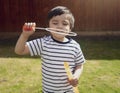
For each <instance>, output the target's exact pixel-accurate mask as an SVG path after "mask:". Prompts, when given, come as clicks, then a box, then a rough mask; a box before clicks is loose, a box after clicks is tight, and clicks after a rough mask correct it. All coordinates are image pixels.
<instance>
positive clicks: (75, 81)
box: [69, 64, 83, 87]
mask: <svg viewBox="0 0 120 93" xmlns="http://www.w3.org/2000/svg"><path fill="white" fill-rule="evenodd" d="M82 71H83V64H81V65H78V66H77V67H76V68H75V71H74V74H73V79H72V80H69V83H70V84H71V85H72V86H74V87H76V86H77V85H78V81H79V78H80V75H81V74H82Z"/></svg>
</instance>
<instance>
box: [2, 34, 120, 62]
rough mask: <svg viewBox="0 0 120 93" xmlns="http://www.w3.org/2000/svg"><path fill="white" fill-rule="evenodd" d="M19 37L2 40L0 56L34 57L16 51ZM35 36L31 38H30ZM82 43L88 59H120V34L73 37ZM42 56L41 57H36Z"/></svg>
mask: <svg viewBox="0 0 120 93" xmlns="http://www.w3.org/2000/svg"><path fill="white" fill-rule="evenodd" d="M17 39H18V37H16V38H11V39H4V40H0V57H1V58H9V57H10V58H14V57H15V58H16V57H18V58H23V57H24V58H33V57H31V56H29V55H28V56H19V55H17V54H15V53H14V47H15V44H16V42H17ZM31 39H33V38H30V40H31ZM73 39H75V40H76V41H77V42H79V43H80V46H81V49H82V51H83V53H84V56H85V58H86V59H87V60H91V59H97V60H98V59H101V60H102V59H106V60H112V59H115V60H117V59H118V60H119V59H120V52H119V51H120V37H119V36H112V37H111V36H106V37H101V36H94V37H88V36H87V37H82V36H78V37H73ZM34 58H40V57H34Z"/></svg>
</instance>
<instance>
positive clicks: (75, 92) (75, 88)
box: [64, 62, 79, 93]
mask: <svg viewBox="0 0 120 93" xmlns="http://www.w3.org/2000/svg"><path fill="white" fill-rule="evenodd" d="M64 68H65V71H66V73H67V76H68V79H69V80H72V79H73V75H72V73H71V71H70V67H69V63H68V62H64ZM73 91H74V93H79V90H78V87H73Z"/></svg>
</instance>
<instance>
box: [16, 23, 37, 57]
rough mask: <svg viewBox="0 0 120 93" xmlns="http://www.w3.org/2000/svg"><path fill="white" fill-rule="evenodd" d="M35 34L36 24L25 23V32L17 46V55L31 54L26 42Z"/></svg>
mask: <svg viewBox="0 0 120 93" xmlns="http://www.w3.org/2000/svg"><path fill="white" fill-rule="evenodd" d="M34 32H35V23H25V25H24V26H23V32H22V34H21V35H20V37H19V39H18V41H17V43H16V46H15V53H16V54H19V55H25V54H29V53H30V51H29V48H28V46H27V45H26V42H27V40H28V38H29V36H30V35H32V34H33V33H34Z"/></svg>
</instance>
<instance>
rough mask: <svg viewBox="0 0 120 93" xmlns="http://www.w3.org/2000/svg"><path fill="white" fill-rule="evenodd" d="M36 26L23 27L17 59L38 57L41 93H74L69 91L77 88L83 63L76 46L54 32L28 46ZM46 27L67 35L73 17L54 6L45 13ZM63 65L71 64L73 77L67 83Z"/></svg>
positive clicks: (63, 9)
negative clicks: (74, 87)
mask: <svg viewBox="0 0 120 93" xmlns="http://www.w3.org/2000/svg"><path fill="white" fill-rule="evenodd" d="M35 26H36V24H35V23H25V24H24V26H23V32H22V34H21V36H20V37H19V39H18V41H17V44H16V47H15V52H16V53H17V54H19V55H25V54H30V55H31V56H35V55H39V56H41V59H42V86H43V93H73V90H72V87H73V86H77V85H78V80H79V77H80V75H81V73H82V69H83V63H84V62H85V59H84V56H83V54H82V51H81V49H80V46H79V44H78V43H77V42H76V41H74V40H73V39H71V38H68V37H66V36H65V35H61V34H58V33H54V32H50V33H51V35H50V36H45V37H42V38H38V39H35V40H32V41H29V42H27V40H28V38H29V36H31V35H32V34H33V33H34V32H35ZM48 27H50V28H56V29H61V30H65V31H68V32H70V31H71V30H72V28H73V27H74V17H73V15H72V13H71V12H70V10H69V9H68V8H66V7H63V6H57V7H55V8H53V9H51V11H50V12H49V13H48ZM64 62H69V64H70V69H71V71H72V73H73V77H74V78H73V79H72V80H68V77H67V74H66V72H65V68H64Z"/></svg>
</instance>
